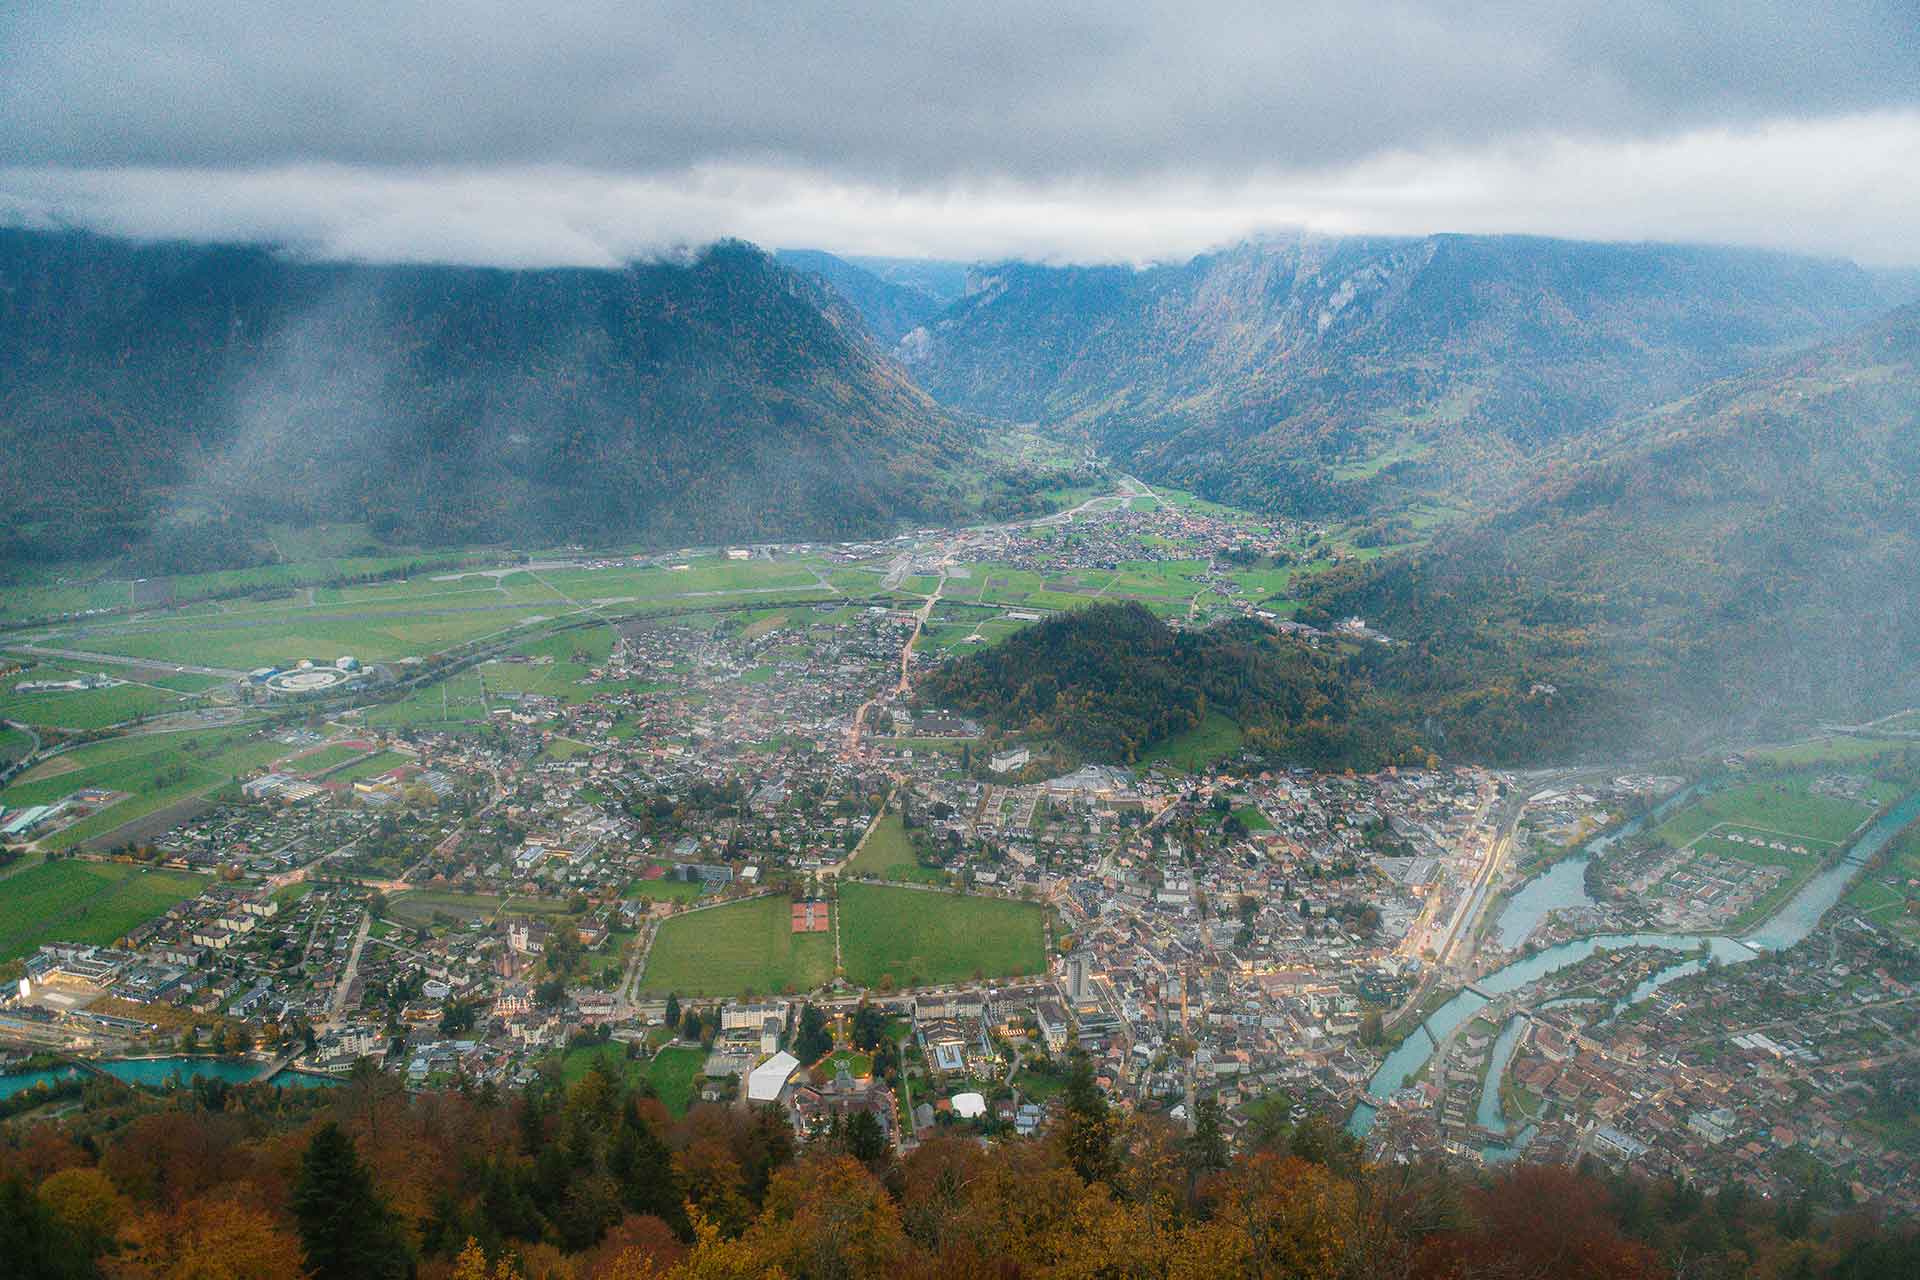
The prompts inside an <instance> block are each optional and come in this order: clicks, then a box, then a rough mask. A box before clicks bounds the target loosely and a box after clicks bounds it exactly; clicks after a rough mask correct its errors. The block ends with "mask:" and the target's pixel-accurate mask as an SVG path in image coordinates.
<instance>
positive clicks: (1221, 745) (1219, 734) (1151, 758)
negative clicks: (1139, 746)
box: [1140, 711, 1246, 773]
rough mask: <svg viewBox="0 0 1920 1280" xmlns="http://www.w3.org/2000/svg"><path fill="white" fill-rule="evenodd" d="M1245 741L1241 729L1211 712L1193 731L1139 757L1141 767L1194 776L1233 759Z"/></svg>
mask: <svg viewBox="0 0 1920 1280" xmlns="http://www.w3.org/2000/svg"><path fill="white" fill-rule="evenodd" d="M1245 741H1246V735H1245V734H1243V733H1242V732H1240V726H1239V725H1237V724H1235V723H1234V722H1233V721H1232V720H1231V719H1229V718H1228V717H1227V716H1225V715H1222V714H1221V713H1220V712H1218V711H1209V712H1207V718H1206V719H1204V720H1202V721H1201V722H1200V723H1199V724H1198V725H1196V726H1195V727H1194V728H1192V729H1189V730H1187V731H1186V732H1185V733H1181V734H1176V735H1174V736H1173V737H1171V738H1168V739H1167V740H1166V741H1165V742H1162V743H1160V744H1158V745H1157V746H1154V747H1152V748H1151V749H1149V750H1148V751H1147V752H1146V754H1144V755H1142V756H1141V757H1140V764H1141V766H1142V767H1147V766H1151V765H1156V764H1168V765H1171V766H1173V767H1174V768H1176V769H1181V770H1184V771H1185V772H1187V773H1192V772H1194V771H1195V770H1197V769H1203V768H1205V767H1206V766H1207V765H1210V764H1212V763H1213V762H1214V761H1216V760H1221V759H1225V758H1226V757H1227V756H1230V755H1232V754H1233V753H1234V752H1236V751H1238V750H1239V749H1240V746H1241V744H1242V743H1243V742H1245Z"/></svg>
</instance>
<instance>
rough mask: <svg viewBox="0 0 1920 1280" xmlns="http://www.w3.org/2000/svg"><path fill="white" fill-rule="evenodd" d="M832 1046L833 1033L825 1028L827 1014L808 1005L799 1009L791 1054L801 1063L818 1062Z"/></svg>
mask: <svg viewBox="0 0 1920 1280" xmlns="http://www.w3.org/2000/svg"><path fill="white" fill-rule="evenodd" d="M832 1048H833V1035H832V1033H831V1032H829V1031H828V1030H827V1015H826V1014H825V1013H823V1012H821V1011H820V1010H819V1009H817V1008H815V1007H814V1006H813V1005H808V1006H807V1007H806V1008H804V1009H802V1010H801V1011H800V1032H799V1034H798V1035H796V1036H795V1037H794V1038H793V1056H794V1057H796V1058H798V1059H800V1061H801V1062H803V1063H812V1062H818V1061H819V1060H820V1059H821V1058H824V1057H825V1056H826V1055H827V1051H828V1050H830V1049H832Z"/></svg>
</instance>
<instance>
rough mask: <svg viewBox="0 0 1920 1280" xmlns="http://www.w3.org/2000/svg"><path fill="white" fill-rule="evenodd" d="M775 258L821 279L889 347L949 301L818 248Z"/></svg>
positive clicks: (781, 253) (786, 251) (783, 252)
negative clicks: (884, 276) (886, 277)
mask: <svg viewBox="0 0 1920 1280" xmlns="http://www.w3.org/2000/svg"><path fill="white" fill-rule="evenodd" d="M774 257H776V258H777V259H779V261H780V264H781V265H782V266H786V267H791V268H792V269H793V270H795V271H799V272H804V273H805V274H807V275H811V276H816V277H818V278H819V279H820V280H821V281H822V282H823V283H824V284H825V285H826V286H827V287H828V288H830V289H832V290H833V291H834V292H835V293H837V294H838V295H840V298H841V300H842V301H844V302H845V303H846V304H847V305H848V306H850V307H852V308H853V309H854V310H855V311H856V312H858V313H859V315H860V319H861V320H862V321H863V322H864V323H865V324H866V326H867V331H868V332H869V333H871V334H872V335H873V336H874V338H875V340H876V341H878V342H880V343H881V344H883V345H885V346H888V347H891V346H893V345H894V344H895V343H897V342H899V341H900V339H901V338H903V337H905V336H906V335H907V334H908V333H909V332H910V331H912V330H914V329H916V328H918V327H919V326H921V325H923V324H925V323H926V322H927V321H928V320H930V319H932V318H933V317H934V315H935V314H936V313H938V312H939V311H940V310H941V308H943V307H944V306H946V301H943V300H942V299H941V298H940V297H938V296H936V295H935V294H933V293H930V292H928V291H927V290H925V289H923V288H920V287H918V286H917V285H914V284H907V283H900V282H898V281H894V280H888V279H885V278H883V277H882V276H880V275H878V274H876V273H875V272H873V271H869V270H868V269H867V268H866V267H863V266H859V265H857V264H855V263H852V262H849V261H847V260H846V259H845V258H837V257H835V256H834V255H833V254H831V253H823V252H821V251H820V250H818V249H782V250H780V251H779V252H778V253H776V254H775V255H774Z"/></svg>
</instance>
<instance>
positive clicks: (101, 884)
mask: <svg viewBox="0 0 1920 1280" xmlns="http://www.w3.org/2000/svg"><path fill="white" fill-rule="evenodd" d="M206 879H207V878H206V877H205V876H197V875H189V874H186V873H184V872H178V871H156V870H151V869H149V868H146V867H137V866H132V865H128V864H123V863H99V862H79V861H74V860H71V859H62V860H60V861H56V862H48V863H43V864H42V865H40V866H37V867H33V868H31V869H30V870H27V871H22V872H21V873H19V874H18V875H15V876H10V877H8V879H7V881H6V892H5V893H4V894H0V961H7V960H14V959H18V958H19V957H20V956H23V955H26V954H27V953H28V952H30V951H32V950H33V949H34V948H35V947H37V946H39V945H40V944H42V943H44V942H79V943H92V944H96V945H102V946H104V945H105V944H107V943H110V942H112V941H113V940H114V939H116V938H118V937H120V936H121V935H122V934H124V933H125V932H127V930H129V929H131V928H133V927H134V926H136V925H138V924H141V923H142V922H144V921H146V920H150V919H152V918H153V917H154V916H156V915H158V914H160V913H161V912H162V911H165V910H166V909H167V908H168V907H171V906H173V905H174V904H175V903H177V902H181V901H184V900H185V899H187V898H191V897H193V896H194V895H195V894H197V893H199V892H200V890H201V888H202V886H204V885H205V884H206Z"/></svg>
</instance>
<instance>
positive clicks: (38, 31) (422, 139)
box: [0, 0, 1920, 186]
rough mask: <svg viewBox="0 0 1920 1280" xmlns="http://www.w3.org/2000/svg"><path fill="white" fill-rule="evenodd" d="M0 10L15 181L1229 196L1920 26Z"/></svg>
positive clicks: (1393, 11) (714, 8) (1851, 77)
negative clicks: (800, 179) (568, 174)
mask: <svg viewBox="0 0 1920 1280" xmlns="http://www.w3.org/2000/svg"><path fill="white" fill-rule="evenodd" d="M4 9H5V11H6V14H5V15H0V156H4V157H6V159H5V163H9V164H12V165H15V166H25V167H55V168H87V169H95V168H112V167H118V166H129V165H145V166H162V167H203V168H251V167H265V166H276V165H288V164H310V163H335V164H342V165H355V166H420V165H444V166H459V167H467V168H475V167H480V168H484V167H488V166H528V165H547V164H557V165H569V166H578V167H583V168H589V169H602V170H611V171H619V172H627V173H660V172H673V171H678V170H683V169H686V168H688V167H692V166H700V165H712V164H749V165H777V166H783V167H793V168H801V169H807V170H812V171H816V172H820V173H823V174H828V175H832V176H834V177H835V178H838V179H842V180H852V181H866V182H880V183H891V184H902V185H906V186H916V185H921V184H941V183H950V182H954V181H977V180H994V179H1012V180H1017V181H1022V182H1028V183H1044V182H1053V181H1057V180H1060V179H1062V178H1077V177H1084V178H1089V179H1097V180H1108V181H1111V180H1123V179H1128V178H1134V177H1148V176H1153V175H1159V174H1188V175H1204V176H1211V177H1215V178H1229V177H1236V176H1240V175H1243V174H1245V173H1246V172H1248V171H1284V170H1288V169H1294V168H1300V167H1325V166H1331V165H1339V164H1346V163H1351V162H1355V161H1358V160H1361V159H1363V158H1365V157H1368V156H1371V155H1375V154H1377V153H1380V152H1382V151H1387V150H1394V149H1400V150H1418V149H1422V148H1429V147H1473V146H1480V145H1486V144H1490V143H1497V142H1499V141H1501V140H1503V139H1507V138H1515V137H1525V136H1528V135H1560V136H1573V137H1581V138H1626V137H1649V136H1655V135H1659V134H1664V133H1668V132H1672V131H1677V130H1683V129H1687V128H1694V127H1701V126H1710V125H1723V124H1735V125H1737V124H1742V123H1746V122H1751V121H1755V120H1761V119H1773V118H1779V117H1801V118H1804V117H1810V116H1822V115H1833V114H1841V113H1849V112H1863V111H1871V110H1876V109H1888V108H1898V107H1902V106H1907V105H1912V104H1915V103H1916V102H1920V6H1916V5H1915V4H1914V3H1913V0H1834V2H1832V3H1823V4H1818V5H1807V4H1805V3H1804V0H1801V2H1799V3H1779V2H1776V0H1693V2H1692V3H1677V4H1661V3H1650V2H1648V0H1599V2H1587V0H1529V2H1525V3H1511V4H1465V3H1461V4H1428V5H1419V4H1408V3H1392V2H1390V0H1333V2H1328V3H1319V2H1313V3H1296V4H1284V3H1283V4H1273V3H1269V4H1233V3H1223V4H1204V5H1193V4H1177V5H1176V4H1168V5H1164V6H1152V7H1146V6H1125V5H1119V4H1086V3H1069V4H1047V5H1034V4H1015V3H1000V2H998V0H959V2H958V3H923V4H915V5H905V4H900V3H877V4H866V3H841V4H805V3H797V4H729V3H720V2H717V0H702V2H698V3H685V4H673V3H657V2H656V3H636V2H634V0H622V2H619V3H606V2H603V0H564V2H563V3H557V4H550V5H541V4H527V3H524V2H521V3H495V2H485V0H482V2H473V3H459V4H444V3H443V4H436V5H432V6H422V7H418V8H410V7H408V6H405V5H396V4H393V3H391V2H390V0H388V2H384V3H336V4H310V3H307V4H298V5H294V4H284V3H277V2H270V3H262V2H261V0H253V2H252V3H233V2H231V0H185V2H184V3H182V2H173V0H94V2H92V3H89V2H87V0H72V2H66V3H58V4H54V3H37V4H20V5H12V6H4ZM1814 10H1817V11H1818V14H1817V16H1815V15H1814V14H1813V13H1812V11H1814ZM6 15H10V16H6Z"/></svg>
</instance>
